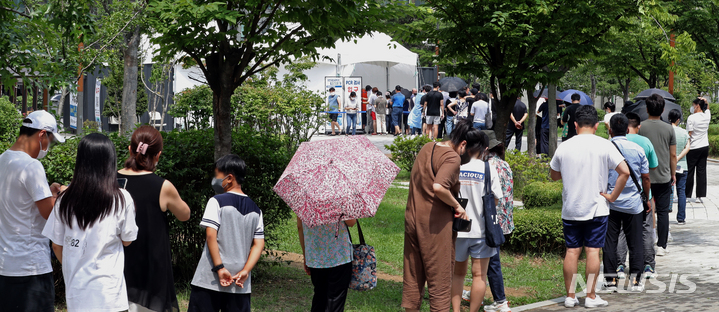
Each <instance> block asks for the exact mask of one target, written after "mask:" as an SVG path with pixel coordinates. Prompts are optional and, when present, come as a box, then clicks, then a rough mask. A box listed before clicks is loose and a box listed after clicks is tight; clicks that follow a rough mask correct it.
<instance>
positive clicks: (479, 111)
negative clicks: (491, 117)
mask: <svg viewBox="0 0 719 312" xmlns="http://www.w3.org/2000/svg"><path fill="white" fill-rule="evenodd" d="M487 110H489V103H487V102H485V101H482V100H479V101H474V103H472V110H471V114H473V115H474V122H478V123H485V120H484V117H485V116H486V115H487Z"/></svg>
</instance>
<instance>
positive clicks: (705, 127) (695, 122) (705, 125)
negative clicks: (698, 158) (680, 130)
mask: <svg viewBox="0 0 719 312" xmlns="http://www.w3.org/2000/svg"><path fill="white" fill-rule="evenodd" d="M711 118H712V117H711V113H710V112H709V110H708V109H707V110H706V111H704V112H703V113H694V114H691V116H689V118H687V132H692V135H691V136H690V139H691V143H690V145H689V148H690V149H697V148H702V147H707V146H709V136H708V133H709V123H710V122H711Z"/></svg>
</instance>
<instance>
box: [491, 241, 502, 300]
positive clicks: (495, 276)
mask: <svg viewBox="0 0 719 312" xmlns="http://www.w3.org/2000/svg"><path fill="white" fill-rule="evenodd" d="M487 280H488V281H489V289H491V290H492V297H493V298H494V302H503V301H506V300H507V296H506V295H505V294H504V276H502V262H500V261H499V247H497V254H496V255H494V256H492V257H491V258H489V267H488V268H487Z"/></svg>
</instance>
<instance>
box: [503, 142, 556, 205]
mask: <svg viewBox="0 0 719 312" xmlns="http://www.w3.org/2000/svg"><path fill="white" fill-rule="evenodd" d="M505 160H506V161H507V163H508V164H509V167H510V168H512V173H513V174H514V198H519V199H522V200H524V189H525V187H526V186H527V185H529V184H531V183H532V182H549V160H550V159H549V158H547V157H544V156H542V157H540V158H534V157H529V154H527V153H526V152H518V151H516V150H512V151H507V154H506V155H505Z"/></svg>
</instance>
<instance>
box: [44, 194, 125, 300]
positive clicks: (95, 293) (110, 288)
mask: <svg viewBox="0 0 719 312" xmlns="http://www.w3.org/2000/svg"><path fill="white" fill-rule="evenodd" d="M122 195H123V196H124V198H125V206H124V207H121V208H120V209H115V210H114V213H112V214H110V215H108V216H106V217H105V218H104V219H102V220H100V221H97V222H95V223H94V224H93V225H91V226H90V227H88V228H87V229H85V230H83V229H81V228H80V227H79V226H78V224H77V220H75V219H74V218H73V220H72V227H70V226H68V225H67V224H65V223H64V222H63V220H62V219H61V218H60V215H58V209H57V207H59V204H60V202H61V200H62V197H61V198H60V200H58V202H57V203H56V205H55V209H53V211H52V213H50V217H49V218H48V220H47V221H48V222H47V225H46V226H45V229H44V230H43V231H42V234H43V235H45V236H47V237H48V238H50V240H52V242H53V243H54V244H56V245H60V246H62V247H63V249H62V274H63V276H64V277H65V292H66V295H65V298H66V300H67V309H68V311H88V312H90V311H92V312H105V311H107V312H117V311H125V310H127V309H128V308H129V307H128V301H127V287H126V285H125V274H124V270H125V251H124V247H123V245H122V242H123V241H126V242H130V241H134V240H135V239H136V238H137V225H136V224H135V203H134V202H133V201H132V197H131V196H130V193H128V192H127V191H125V190H122Z"/></svg>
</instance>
